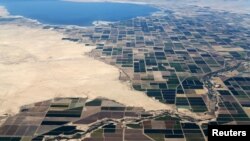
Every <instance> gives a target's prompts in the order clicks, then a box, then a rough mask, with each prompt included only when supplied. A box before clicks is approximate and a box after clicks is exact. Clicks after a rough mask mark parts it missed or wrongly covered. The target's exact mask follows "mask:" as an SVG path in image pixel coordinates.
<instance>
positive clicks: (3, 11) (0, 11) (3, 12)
mask: <svg viewBox="0 0 250 141" xmlns="http://www.w3.org/2000/svg"><path fill="white" fill-rule="evenodd" d="M7 15H9V12H8V11H7V10H6V9H5V8H4V7H3V6H1V5H0V17H4V16H7Z"/></svg>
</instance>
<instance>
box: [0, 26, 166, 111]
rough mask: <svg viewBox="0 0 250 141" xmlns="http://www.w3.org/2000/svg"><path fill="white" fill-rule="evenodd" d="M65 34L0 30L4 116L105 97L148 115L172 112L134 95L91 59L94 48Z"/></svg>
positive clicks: (0, 89)
mask: <svg viewBox="0 0 250 141" xmlns="http://www.w3.org/2000/svg"><path fill="white" fill-rule="evenodd" d="M62 37H64V36H63V35H62V34H61V33H58V32H55V31H51V30H45V29H37V28H29V27H24V26H16V25H0V107H1V108H0V115H3V114H15V113H17V112H18V111H19V108H20V106H22V105H26V104H31V103H34V102H38V101H43V100H48V99H52V98H54V97H86V96H87V97H89V98H91V99H93V98H96V97H105V98H108V99H111V100H115V101H117V102H120V103H122V104H125V105H128V106H138V107H143V108H145V109H146V110H160V109H166V110H167V109H170V108H171V107H169V106H167V105H164V104H162V103H160V102H157V101H155V100H153V99H151V98H149V97H147V96H146V95H145V94H144V93H142V92H137V91H133V90H131V88H130V86H129V85H128V84H127V83H124V82H121V81H119V80H118V78H119V70H118V69H117V68H115V67H113V66H111V65H108V64H105V63H103V62H101V61H98V60H95V59H93V58H91V57H89V56H87V55H84V54H85V53H86V52H89V51H90V50H91V49H92V48H90V47H84V46H83V45H82V44H78V43H75V42H70V41H63V40H61V38H62Z"/></svg>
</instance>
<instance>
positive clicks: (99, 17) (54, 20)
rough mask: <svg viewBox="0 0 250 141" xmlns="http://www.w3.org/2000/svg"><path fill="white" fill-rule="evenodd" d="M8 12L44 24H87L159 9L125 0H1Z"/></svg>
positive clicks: (146, 14)
mask: <svg viewBox="0 0 250 141" xmlns="http://www.w3.org/2000/svg"><path fill="white" fill-rule="evenodd" d="M0 5H3V6H5V8H6V9H7V10H8V11H9V13H10V14H11V15H20V16H24V17H27V18H31V19H35V20H38V21H39V22H41V23H44V24H53V25H79V26H89V25H92V23H93V22H94V21H110V22H114V21H121V20H127V19H131V18H135V17H137V16H148V15H150V14H151V13H153V12H156V11H157V10H158V9H156V8H154V7H151V6H148V5H137V4H126V3H107V2H102V3H76V2H66V1H61V0H1V1H0Z"/></svg>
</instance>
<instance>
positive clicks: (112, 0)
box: [62, 0, 148, 5]
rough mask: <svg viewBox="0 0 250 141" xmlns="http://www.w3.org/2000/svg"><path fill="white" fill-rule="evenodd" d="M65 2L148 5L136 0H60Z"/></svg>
mask: <svg viewBox="0 0 250 141" xmlns="http://www.w3.org/2000/svg"><path fill="white" fill-rule="evenodd" d="M62 1H66V2H78V3H88V2H92V3H93V2H97V3H102V2H109V3H127V4H138V5H148V3H146V2H136V1H131V0H125V1H122V0H62Z"/></svg>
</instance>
